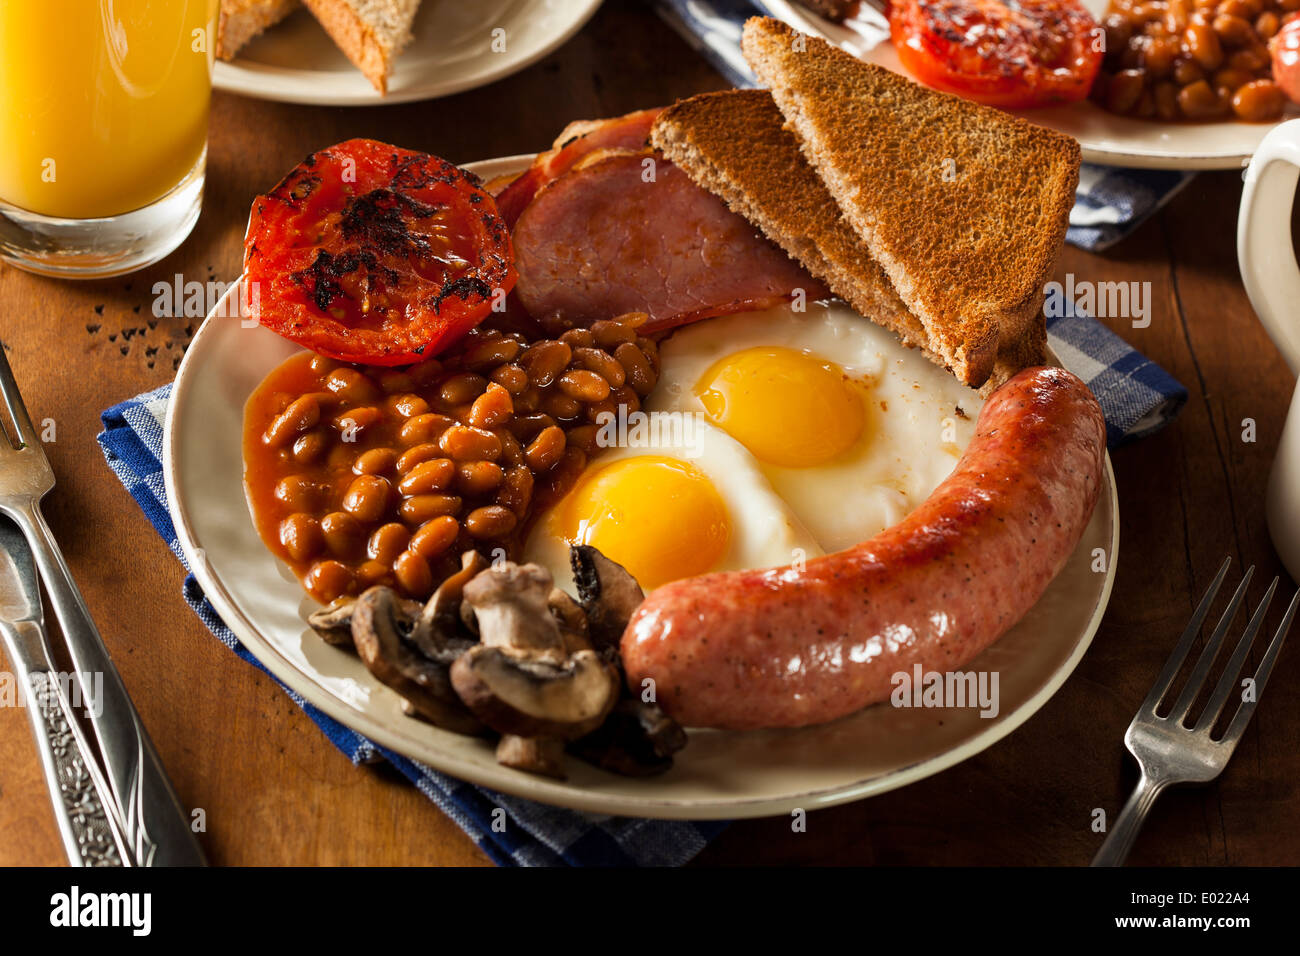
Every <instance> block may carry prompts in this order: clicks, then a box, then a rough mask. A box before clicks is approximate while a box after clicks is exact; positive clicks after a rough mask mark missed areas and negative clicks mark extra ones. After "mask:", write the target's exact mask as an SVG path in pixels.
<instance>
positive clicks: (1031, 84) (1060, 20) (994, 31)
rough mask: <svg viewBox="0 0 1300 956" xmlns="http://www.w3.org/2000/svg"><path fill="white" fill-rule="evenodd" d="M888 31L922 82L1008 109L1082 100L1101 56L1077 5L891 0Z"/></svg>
mask: <svg viewBox="0 0 1300 956" xmlns="http://www.w3.org/2000/svg"><path fill="white" fill-rule="evenodd" d="M889 25H890V33H891V35H892V37H893V41H894V46H895V48H896V49H897V50H898V56H899V58H900V59H901V60H902V61H903V65H904V66H905V67H907V69H908V71H909V72H910V73H911V74H912V75H913V76H915V77H916V78H917V79H919V80H920V81H921V82H923V83H925V84H926V85H927V86H932V87H934V88H935V89H938V90H944V91H945V92H948V93H956V94H958V95H959V96H964V97H966V98H967V99H972V100H975V101H977V102H980V103H987V104H988V105H990V106H1001V107H1004V108H1008V109H1020V108H1025V107H1032V106H1046V105H1050V104H1053V103H1063V102H1071V101H1074V100H1081V99H1083V98H1084V97H1085V96H1087V95H1088V90H1089V88H1090V87H1091V86H1092V81H1093V79H1095V78H1096V76H1097V70H1098V69H1099V68H1100V67H1101V60H1102V54H1103V52H1104V51H1103V49H1102V48H1103V46H1104V43H1103V42H1102V40H1101V39H1100V38H1101V36H1103V34H1102V33H1101V30H1100V27H1098V25H1097V21H1096V20H1094V19H1093V18H1092V15H1091V14H1090V13H1088V11H1087V10H1085V9H1084V8H1083V6H1082V5H1081V4H1080V3H1078V2H1077V0H1012V2H1009V3H1002V2H1000V0H894V2H893V3H892V4H891V5H890V8H889Z"/></svg>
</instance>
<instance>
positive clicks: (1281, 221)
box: [1237, 120, 1300, 581]
mask: <svg viewBox="0 0 1300 956" xmlns="http://www.w3.org/2000/svg"><path fill="white" fill-rule="evenodd" d="M1297 180H1300V120H1291V121H1290V122H1289V123H1283V124H1282V125H1281V126H1279V127H1277V128H1276V129H1274V130H1273V131H1272V132H1270V133H1269V134H1268V135H1267V136H1266V137H1264V141H1263V142H1262V143H1261V144H1260V146H1259V149H1258V150H1257V151H1256V153H1255V157H1254V159H1252V160H1251V161H1250V166H1249V167H1247V169H1246V189H1245V192H1244V194H1243V195H1242V197H1241V211H1240V213H1239V214H1238V217H1237V264H1238V266H1239V267H1240V269H1241V278H1242V281H1243V282H1244V283H1245V286H1246V293H1247V295H1249V296H1250V303H1251V305H1253V306H1254V307H1255V312H1256V314H1258V315H1259V320H1260V322H1262V323H1263V324H1264V329H1265V330H1266V331H1267V332H1268V334H1269V337H1270V338H1272V339H1273V343H1274V344H1275V345H1276V346H1277V348H1278V351H1279V352H1281V353H1282V357H1283V358H1284V359H1286V363H1287V365H1289V366H1290V367H1291V371H1292V373H1294V374H1296V375H1297V376H1300V266H1297V265H1296V253H1295V249H1294V248H1293V246H1292V244H1291V204H1292V201H1293V199H1294V197H1295V192H1296V183H1297ZM1266 513H1267V515H1268V530H1269V534H1270V535H1272V538H1273V546H1274V547H1275V548H1277V553H1278V554H1279V555H1280V556H1281V558H1282V563H1283V564H1284V565H1286V569H1287V570H1288V571H1290V572H1291V577H1292V578H1294V579H1296V580H1297V581H1300V385H1298V386H1297V388H1296V391H1295V393H1294V394H1293V395H1292V396H1291V410H1290V412H1289V414H1288V415H1287V419H1286V424H1285V425H1284V426H1283V429H1282V441H1281V442H1280V443H1279V444H1278V448H1277V459H1276V460H1275V461H1274V462H1273V472H1272V474H1271V475H1270V476H1269V481H1268V499H1267V502H1266Z"/></svg>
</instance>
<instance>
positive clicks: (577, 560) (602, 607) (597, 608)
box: [569, 544, 645, 648]
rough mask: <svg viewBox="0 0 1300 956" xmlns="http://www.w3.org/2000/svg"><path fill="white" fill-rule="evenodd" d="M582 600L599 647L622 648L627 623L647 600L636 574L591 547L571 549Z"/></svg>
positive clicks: (584, 546) (592, 635)
mask: <svg viewBox="0 0 1300 956" xmlns="http://www.w3.org/2000/svg"><path fill="white" fill-rule="evenodd" d="M569 565H570V566H571V567H572V568H573V580H574V583H575V584H577V586H578V600H579V601H580V602H582V608H583V610H585V611H586V612H587V635H588V637H590V639H591V643H592V644H593V645H595V646H596V647H598V648H599V647H615V648H617V647H618V644H619V641H620V640H621V639H622V637H623V631H624V630H626V629H627V622H628V621H630V620H631V619H632V612H633V611H635V610H636V609H637V608H638V607H639V606H640V604H641V602H642V601H644V600H645V592H644V591H643V590H641V585H640V584H638V583H637V580H636V578H634V577H633V576H632V573H631V572H630V571H628V570H627V568H625V567H623V565H621V564H619V563H618V562H616V561H611V560H610V559H609V558H607V557H605V555H603V554H602V553H601V552H600V551H598V550H596V549H595V548H593V547H591V546H590V545H585V544H577V545H574V546H573V547H571V548H570V549H569Z"/></svg>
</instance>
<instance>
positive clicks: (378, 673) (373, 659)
mask: <svg viewBox="0 0 1300 956" xmlns="http://www.w3.org/2000/svg"><path fill="white" fill-rule="evenodd" d="M403 624H406V625H409V624H410V617H409V616H408V615H407V613H406V611H405V610H404V609H403V606H402V603H401V600H400V599H399V598H398V596H397V592H395V591H394V590H393V589H392V588H386V587H382V586H381V587H373V588H370V589H369V590H367V591H365V592H364V593H362V595H361V596H360V597H359V598H357V602H356V605H355V608H354V611H353V615H352V641H353V643H354V644H355V645H356V648H357V655H358V656H359V657H360V658H361V661H362V663H364V664H365V665H366V667H367V668H368V669H369V670H370V673H372V674H374V675H375V677H376V678H378V679H379V680H380V681H381V682H382V683H384V684H386V685H387V686H389V687H391V688H392V689H393V690H395V691H397V692H398V693H399V694H401V695H402V697H404V698H405V699H406V700H408V701H409V702H410V703H411V706H412V707H414V708H415V710H416V711H417V712H418V713H419V714H420V716H422V717H424V718H426V719H427V720H429V721H431V722H432V723H434V724H436V725H437V726H439V727H442V728H443V729H445V730H452V731H455V732H456V733H461V734H479V733H482V732H483V727H482V725H481V724H480V723H479V722H478V721H477V720H475V719H474V716H473V715H472V714H471V713H470V712H469V711H468V710H467V709H466V707H465V705H464V704H463V703H462V702H461V700H460V698H459V697H458V696H457V695H456V692H455V689H454V688H453V687H452V684H451V678H450V676H449V675H448V673H447V671H448V667H447V665H446V664H440V663H438V662H437V661H432V660H429V659H428V658H426V657H423V656H421V655H419V654H417V653H416V652H415V651H414V650H412V649H411V648H410V647H408V646H407V645H406V643H405V642H404V641H403V639H402V633H401V630H400V626H401V625H403Z"/></svg>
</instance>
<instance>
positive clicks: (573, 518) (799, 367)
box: [524, 302, 983, 591]
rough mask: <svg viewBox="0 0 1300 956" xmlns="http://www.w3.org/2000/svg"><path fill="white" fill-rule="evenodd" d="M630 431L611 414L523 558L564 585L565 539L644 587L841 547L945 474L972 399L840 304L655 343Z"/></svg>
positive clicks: (735, 318)
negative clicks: (597, 445)
mask: <svg viewBox="0 0 1300 956" xmlns="http://www.w3.org/2000/svg"><path fill="white" fill-rule="evenodd" d="M660 358H661V365H662V369H661V372H660V376H659V381H658V383H657V384H656V386H655V388H654V390H653V391H652V392H651V393H650V395H649V396H648V397H647V399H646V402H645V409H644V411H645V413H647V414H646V415H644V416H642V420H641V422H640V423H639V424H640V425H642V426H644V427H642V429H641V431H638V430H637V428H635V427H631V428H629V427H627V423H618V424H619V428H618V429H615V428H614V426H613V423H611V425H610V428H609V430H608V432H607V437H606V440H605V441H602V442H601V444H602V445H608V444H610V443H611V441H612V443H613V444H615V445H616V446H617V447H612V448H607V449H606V450H604V451H602V452H601V453H600V454H598V455H595V456H593V457H592V459H591V461H590V462H589V463H588V465H587V468H586V470H585V471H584V472H583V474H582V475H581V476H580V477H579V479H578V482H577V484H576V485H575V486H574V488H573V490H572V491H570V492H569V494H568V495H566V496H565V498H564V499H563V500H562V501H560V502H559V503H558V504H556V505H555V506H554V507H553V508H551V509H550V510H549V511H548V512H547V513H545V514H544V515H542V516H541V517H540V519H539V520H538V522H537V524H536V525H535V526H534V528H533V530H532V532H531V533H530V535H529V538H528V540H527V542H526V544H525V548H524V559H525V560H528V561H536V562H537V563H539V564H542V565H543V566H545V567H547V568H548V569H550V571H551V572H552V574H553V575H554V576H555V578H556V583H557V584H558V585H559V586H560V587H563V588H566V589H567V590H570V591H571V590H572V575H571V572H570V571H569V561H568V547H569V544H570V543H577V544H589V545H592V546H594V547H596V548H599V549H600V550H601V551H602V552H604V553H605V554H606V555H608V556H609V557H610V558H611V559H613V560H615V561H617V562H619V563H620V564H622V565H624V566H625V567H627V568H628V570H629V571H631V572H632V573H633V574H634V575H635V576H636V578H637V580H638V581H640V582H641V584H642V586H643V587H644V588H645V589H646V590H647V591H648V590H652V589H653V588H655V587H658V586H659V585H661V584H665V583H667V582H669V581H672V580H676V579H679V578H684V577H691V576H694V575H698V574H705V573H709V572H712V571H724V570H737V569H741V568H765V567H775V566H779V565H785V564H790V563H792V562H798V561H800V560H805V559H807V558H811V557H815V556H817V555H821V554H824V553H828V552H831V551H838V550H841V549H843V548H846V547H850V546H852V545H854V544H857V543H859V542H861V541H864V540H866V539H867V538H870V537H871V536H873V535H875V534H876V533H878V532H879V531H881V530H883V529H884V528H887V527H889V526H890V525H892V524H895V523H897V522H898V521H899V520H901V519H902V518H903V517H904V516H905V515H906V514H907V513H908V512H910V511H911V510H913V509H914V508H915V507H916V506H917V505H919V504H920V503H921V502H922V501H924V500H925V499H926V498H927V497H928V496H929V495H930V493H931V492H932V491H933V490H934V489H935V488H936V487H937V486H938V485H939V483H940V482H942V481H943V479H944V478H945V477H947V475H948V474H949V473H950V472H951V471H952V468H953V466H954V465H955V464H956V462H957V459H958V458H959V457H960V456H961V453H962V452H963V450H964V449H965V447H966V445H967V444H968V443H969V442H970V439H971V437H972V436H973V435H974V431H975V419H976V417H977V416H978V414H979V410H980V408H981V407H982V404H983V403H982V400H981V399H980V397H979V395H978V393H976V392H975V391H973V390H971V389H969V388H967V387H966V386H965V385H963V384H961V383H960V382H958V381H957V380H956V379H955V378H953V376H952V375H951V374H949V373H948V372H946V371H945V370H943V369H941V368H938V367H937V366H935V365H933V364H931V363H930V362H929V361H927V360H926V359H925V357H924V356H923V355H921V354H920V353H919V352H917V351H915V350H913V349H908V348H906V347H905V346H903V345H902V344H900V343H899V341H898V340H897V338H896V337H895V336H894V335H893V334H892V333H890V332H888V331H886V330H884V329H882V328H880V327H879V326H877V325H874V324H873V323H871V322H869V321H868V320H867V319H864V318H863V317H861V316H859V315H858V314H857V313H855V312H854V311H853V310H852V309H851V308H849V307H848V306H847V305H845V304H843V303H840V302H829V303H811V304H809V305H808V307H807V309H806V311H795V310H794V309H792V308H791V307H788V306H786V307H780V308H775V309H768V310H764V311H758V312H745V313H738V314H735V315H730V316H723V317H720V318H715V319H709V320H706V321H704V322H700V323H697V324H695V325H691V326H687V327H685V328H682V329H678V330H677V331H676V332H675V333H673V335H672V336H670V337H669V338H668V339H667V340H665V341H664V342H662V343H661V344H660Z"/></svg>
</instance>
